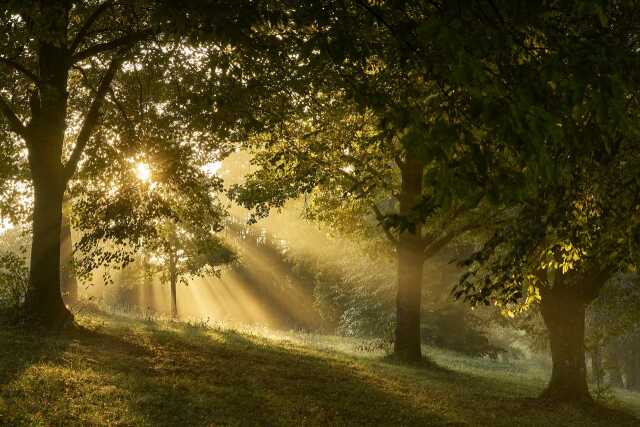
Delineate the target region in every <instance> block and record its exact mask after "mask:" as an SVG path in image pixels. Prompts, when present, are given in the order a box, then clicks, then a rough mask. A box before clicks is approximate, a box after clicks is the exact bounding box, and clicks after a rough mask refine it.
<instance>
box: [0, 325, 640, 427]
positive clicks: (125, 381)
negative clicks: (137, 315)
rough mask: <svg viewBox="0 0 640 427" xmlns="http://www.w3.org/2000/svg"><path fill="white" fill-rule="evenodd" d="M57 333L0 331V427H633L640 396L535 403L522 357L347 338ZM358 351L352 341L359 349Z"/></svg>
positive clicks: (538, 382) (161, 331)
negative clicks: (415, 360) (398, 360)
mask: <svg viewBox="0 0 640 427" xmlns="http://www.w3.org/2000/svg"><path fill="white" fill-rule="evenodd" d="M78 324H79V325H80V327H79V328H78V329H76V330H74V331H71V332H68V333H66V334H64V335H61V336H56V337H43V336H42V335H36V334H30V333H25V332H24V331H18V330H11V329H2V330H0V425H9V426H21V425H24V426H63V425H64V426H72V425H81V426H90V425H108V426H118V425H121V426H208V425H296V426H298V425H324V426H332V425H345V424H348V425H449V426H464V425H469V426H476V425H478V426H624V425H640V419H638V418H635V417H634V415H632V414H635V416H638V415H640V396H638V395H636V394H634V393H624V394H622V395H620V396H618V398H614V399H611V400H608V401H607V402H605V404H604V405H599V406H598V407H596V408H592V409H579V408H574V407H571V406H563V405H550V404H546V403H541V402H539V401H537V400H535V399H534V397H535V396H536V395H537V394H538V393H539V392H540V391H541V390H542V387H543V386H544V381H545V378H544V372H542V371H541V370H540V369H539V368H536V367H535V366H533V365H531V366H529V365H527V364H526V363H525V362H519V361H515V362H498V361H489V360H483V359H471V358H467V357H464V356H460V355H456V354H454V353H448V352H443V351H440V350H435V349H427V353H428V354H429V356H430V358H431V359H432V360H433V363H425V364H424V365H423V366H414V367H406V366H401V365H398V364H395V363H393V362H391V361H389V360H387V359H385V358H383V357H381V354H379V353H376V352H362V351H358V350H357V347H358V346H359V342H358V341H357V340H349V339H345V338H338V337H323V336H317V335H305V334H301V333H289V334H278V333H275V332H270V331H267V330H257V329H243V330H238V329H226V328H221V327H214V328H211V327H208V326H205V325H198V324H183V323H172V322H162V321H142V320H132V319H130V318H125V317H117V316H104V315H91V316H79V317H78ZM360 344H362V342H360Z"/></svg>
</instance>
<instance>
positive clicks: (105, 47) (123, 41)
mask: <svg viewBox="0 0 640 427" xmlns="http://www.w3.org/2000/svg"><path fill="white" fill-rule="evenodd" d="M153 34H154V31H153V30H152V29H150V28H149V29H146V30H144V31H138V32H135V33H131V34H127V35H126V36H123V37H119V38H117V39H114V40H111V41H108V42H105V43H98V44H96V45H93V46H91V47H88V48H86V49H85V50H83V51H80V52H78V53H76V54H75V55H73V57H72V60H73V62H74V63H75V62H78V61H82V60H83V59H87V58H90V57H92V56H95V55H97V54H99V53H102V52H108V51H110V50H114V49H117V48H120V47H123V46H129V45H132V44H134V43H136V42H139V41H142V40H144V39H146V38H149V37H151V36H152V35H153Z"/></svg>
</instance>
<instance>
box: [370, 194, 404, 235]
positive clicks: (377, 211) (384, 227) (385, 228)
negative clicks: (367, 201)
mask: <svg viewBox="0 0 640 427" xmlns="http://www.w3.org/2000/svg"><path fill="white" fill-rule="evenodd" d="M371 209H372V210H373V213H374V214H375V216H376V219H377V220H378V222H379V223H380V226H381V227H382V230H383V231H384V235H385V236H386V237H387V239H389V241H390V242H391V243H392V244H393V245H395V246H397V245H398V239H397V238H396V236H394V235H393V233H391V230H390V228H389V226H387V225H386V224H385V223H384V215H383V214H382V212H380V208H378V205H376V204H375V203H373V202H372V203H371Z"/></svg>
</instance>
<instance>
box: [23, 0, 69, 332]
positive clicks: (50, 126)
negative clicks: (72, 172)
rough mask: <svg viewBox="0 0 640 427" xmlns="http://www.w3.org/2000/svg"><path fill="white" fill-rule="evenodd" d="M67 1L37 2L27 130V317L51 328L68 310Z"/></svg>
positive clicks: (65, 318)
mask: <svg viewBox="0 0 640 427" xmlns="http://www.w3.org/2000/svg"><path fill="white" fill-rule="evenodd" d="M70 7H71V4H70V2H69V1H66V0H59V1H47V2H42V3H40V4H39V8H40V18H41V21H42V22H39V25H43V26H44V27H43V28H42V29H41V31H46V32H47V37H46V39H45V41H43V42H41V43H40V45H39V47H38V57H39V64H38V66H39V70H38V74H39V78H40V84H39V87H38V93H34V96H33V97H32V100H31V116H32V117H31V124H30V127H29V135H28V140H27V143H28V148H29V165H30V167H31V178H32V182H33V189H34V211H33V241H32V246H31V269H30V288H29V292H28V293H27V298H26V301H25V309H26V316H27V318H29V319H31V320H33V321H35V322H37V323H39V324H40V325H41V326H43V327H46V328H49V329H55V328H58V327H60V326H62V324H64V323H66V322H67V321H69V320H72V319H73V316H72V315H71V313H70V312H69V310H67V308H66V307H65V305H64V302H63V300H62V295H61V292H60V228H61V222H62V199H63V194H64V191H65V187H66V184H67V182H66V181H67V179H66V176H65V173H64V170H63V164H62V148H63V144H64V133H65V129H66V123H65V119H66V112H67V79H68V73H69V66H70V60H69V53H68V52H67V50H66V43H67V24H68V16H69V8H70Z"/></svg>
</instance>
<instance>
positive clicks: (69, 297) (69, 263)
mask: <svg viewBox="0 0 640 427" xmlns="http://www.w3.org/2000/svg"><path fill="white" fill-rule="evenodd" d="M60 289H61V291H62V298H63V300H64V302H65V303H66V304H67V305H73V304H75V303H77V302H78V281H77V280H76V275H75V272H74V269H73V241H72V239H71V224H70V223H69V218H68V217H67V216H66V215H65V214H64V212H63V214H62V229H61V235H60Z"/></svg>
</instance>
